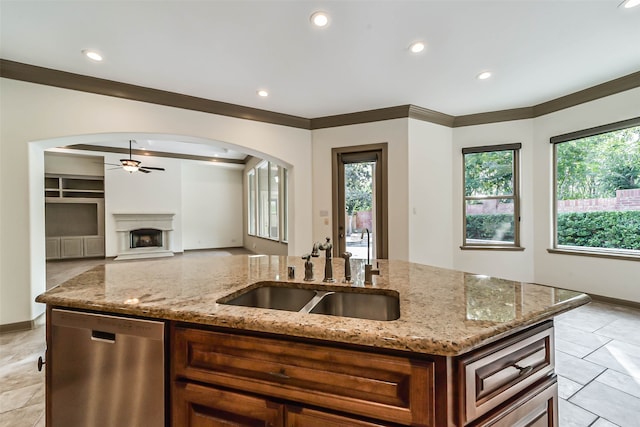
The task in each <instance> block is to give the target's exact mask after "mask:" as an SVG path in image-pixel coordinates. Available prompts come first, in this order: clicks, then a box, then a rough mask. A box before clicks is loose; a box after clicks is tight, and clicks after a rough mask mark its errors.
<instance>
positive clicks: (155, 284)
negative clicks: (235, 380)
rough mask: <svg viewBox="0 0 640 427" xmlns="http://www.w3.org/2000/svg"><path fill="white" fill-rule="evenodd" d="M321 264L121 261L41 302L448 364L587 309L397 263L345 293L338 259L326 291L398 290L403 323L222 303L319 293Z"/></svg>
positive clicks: (254, 259) (507, 285) (508, 285)
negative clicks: (274, 292)
mask: <svg viewBox="0 0 640 427" xmlns="http://www.w3.org/2000/svg"><path fill="white" fill-rule="evenodd" d="M324 262H325V261H324V258H315V259H314V264H315V269H314V270H315V278H316V280H315V281H314V282H304V281H303V280H302V278H303V276H304V260H302V259H300V258H298V257H279V256H265V255H256V256H253V255H248V256H247V255H234V256H229V257H213V258H211V257H202V258H200V257H182V256H175V257H173V258H161V259H155V260H149V261H146V260H145V261H121V262H116V263H110V264H106V265H101V266H98V267H95V268H93V269H91V270H89V271H87V272H85V273H82V274H80V275H78V276H76V277H74V278H73V279H71V280H69V281H67V282H65V283H63V284H62V285H60V286H57V287H55V288H53V289H51V290H49V291H47V292H46V293H44V294H42V295H40V296H38V297H37V298H36V301H38V302H41V303H47V304H50V305H52V306H58V307H69V308H79V309H87V310H95V311H101V312H106V313H113V314H128V315H135V316H143V317H149V318H157V319H165V320H175V321H184V322H189V323H198V324H205V325H212V326H220V327H227V328H236V329H243V330H248V331H259V332H267V333H274V334H282V335H288V336H293V337H303V338H311V339H320V340H325V341H334V342H338V343H349V344H356V345H363V346H371V347H380V348H386V349H393V350H403V351H410V352H415V353H424V354H433V355H444V356H453V355H458V354H462V353H465V352H467V351H469V350H471V349H473V348H476V347H479V346H480V345H483V344H485V343H487V342H490V341H494V340H496V339H499V338H500V337H502V336H504V335H506V334H508V333H510V332H511V331H513V330H517V329H521V328H524V327H526V326H528V325H532V324H535V323H538V322H540V321H543V320H546V319H549V318H551V317H553V316H554V315H556V314H558V313H562V312H564V311H567V310H570V309H572V308H575V307H578V306H580V305H583V304H586V303H588V302H589V301H590V298H589V297H588V296H587V295H585V294H582V293H579V292H574V291H568V290H564V289H559V288H552V287H547V286H541V285H535V284H530V283H521V282H514V281H510V280H503V279H497V278H491V277H486V276H479V275H474V274H469V273H464V272H460V271H455V270H447V269H442V268H438V267H431V266H426V265H421V264H414V263H409V262H404V261H393V260H389V261H387V260H381V261H380V262H379V266H380V270H381V275H380V276H374V283H373V285H367V286H365V285H364V284H363V273H362V261H361V260H352V269H353V272H354V283H352V284H345V283H341V279H342V278H343V270H344V267H343V266H344V261H343V260H342V259H333V266H334V277H335V278H336V279H337V283H334V284H330V285H329V286H332V287H336V286H350V287H352V288H353V290H355V291H361V292H367V289H386V290H395V291H397V292H398V294H399V296H400V318H399V319H398V320H394V321H375V320H363V319H356V318H348V317H338V316H327V315H320V314H305V313H297V312H290V311H281V310H271V309H261V308H253V307H242V306H234V305H226V304H219V303H217V301H218V300H219V299H221V298H223V297H226V296H228V295H230V294H233V293H239V291H241V290H242V289H244V288H245V287H247V286H249V285H252V284H254V283H257V282H261V281H280V282H283V283H288V285H289V286H291V285H293V286H300V287H305V286H308V285H309V284H315V285H319V286H327V285H326V284H323V283H322V276H323V272H324ZM289 265H293V266H295V268H296V278H295V279H294V280H287V266H289ZM296 284H297V285H296Z"/></svg>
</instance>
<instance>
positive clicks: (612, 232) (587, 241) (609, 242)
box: [558, 211, 640, 250]
mask: <svg viewBox="0 0 640 427" xmlns="http://www.w3.org/2000/svg"><path fill="white" fill-rule="evenodd" d="M558 244H559V245H564V246H581V247H591V248H613V249H634V250H640V211H600V212H571V213H560V214H558Z"/></svg>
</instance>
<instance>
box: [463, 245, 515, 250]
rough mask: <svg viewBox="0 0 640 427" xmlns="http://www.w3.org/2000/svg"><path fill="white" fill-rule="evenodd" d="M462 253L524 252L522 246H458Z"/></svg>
mask: <svg viewBox="0 0 640 427" xmlns="http://www.w3.org/2000/svg"><path fill="white" fill-rule="evenodd" d="M460 249H462V250H463V251H478V250H480V251H483V250H484V251H524V249H525V248H523V247H522V246H497V245H482V246H480V245H477V246H470V245H467V246H460Z"/></svg>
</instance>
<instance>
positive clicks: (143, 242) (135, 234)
mask: <svg viewBox="0 0 640 427" xmlns="http://www.w3.org/2000/svg"><path fill="white" fill-rule="evenodd" d="M129 235H130V236H131V246H130V247H131V248H151V247H162V230H156V229H155V228H140V229H138V230H132V231H131V232H130V233H129Z"/></svg>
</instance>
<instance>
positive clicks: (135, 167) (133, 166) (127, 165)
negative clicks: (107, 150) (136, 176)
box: [105, 139, 164, 173]
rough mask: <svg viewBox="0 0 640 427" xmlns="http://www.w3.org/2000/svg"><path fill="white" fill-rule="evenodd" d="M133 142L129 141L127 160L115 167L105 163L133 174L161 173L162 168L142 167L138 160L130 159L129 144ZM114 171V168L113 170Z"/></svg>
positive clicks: (121, 160) (122, 160) (121, 161)
mask: <svg viewBox="0 0 640 427" xmlns="http://www.w3.org/2000/svg"><path fill="white" fill-rule="evenodd" d="M132 142H135V141H133V140H131V139H130V140H129V158H128V159H120V164H119V165H115V164H113V163H105V164H107V165H111V166H119V167H121V168H122V169H124V170H126V171H127V172H129V173H133V172H142V173H150V172H151V171H152V170H154V171H163V170H164V168H154V167H151V166H142V162H141V161H140V160H134V159H133V157H131V143H132ZM114 169H115V168H114Z"/></svg>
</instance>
